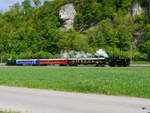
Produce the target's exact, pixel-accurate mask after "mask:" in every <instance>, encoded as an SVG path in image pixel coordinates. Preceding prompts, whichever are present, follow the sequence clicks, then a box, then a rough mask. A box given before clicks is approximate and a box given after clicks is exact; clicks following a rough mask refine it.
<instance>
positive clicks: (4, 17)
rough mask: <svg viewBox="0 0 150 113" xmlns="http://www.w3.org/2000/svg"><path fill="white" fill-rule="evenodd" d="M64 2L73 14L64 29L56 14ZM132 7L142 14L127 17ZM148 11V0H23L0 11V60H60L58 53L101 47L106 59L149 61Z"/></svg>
mask: <svg viewBox="0 0 150 113" xmlns="http://www.w3.org/2000/svg"><path fill="white" fill-rule="evenodd" d="M33 3H34V5H33ZM67 3H73V4H74V6H75V9H76V11H77V14H76V16H75V19H74V29H70V30H68V31H65V30H61V29H60V27H61V24H62V22H61V20H60V18H59V11H60V8H61V6H63V5H65V4H67ZM134 3H139V4H140V5H141V6H142V7H144V9H145V11H144V13H142V14H140V15H136V16H131V15H129V8H130V7H131V6H132V4H134ZM149 9H150V3H149V0H54V1H45V2H44V4H41V2H40V0H24V1H23V2H22V3H21V4H19V3H16V4H14V5H12V6H10V10H8V11H5V12H3V13H0V57H1V58H3V59H8V58H14V59H17V58H22V59H23V58H60V53H61V52H62V51H67V52H69V51H72V50H74V51H83V52H85V53H86V52H88V53H94V52H95V51H96V50H98V49H103V50H105V51H106V52H107V53H108V55H109V56H110V57H127V58H130V57H131V55H132V58H133V59H134V60H150V15H149V14H150V10H149ZM93 26H94V28H93V29H91V27H93ZM131 51H132V53H131Z"/></svg>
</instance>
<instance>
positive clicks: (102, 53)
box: [61, 49, 109, 58]
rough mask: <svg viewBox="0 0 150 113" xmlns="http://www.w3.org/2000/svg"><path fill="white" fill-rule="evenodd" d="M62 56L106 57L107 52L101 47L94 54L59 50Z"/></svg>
mask: <svg viewBox="0 0 150 113" xmlns="http://www.w3.org/2000/svg"><path fill="white" fill-rule="evenodd" d="M61 56H62V58H94V57H98V58H99V57H104V58H108V57H109V56H108V54H107V53H106V51H104V50H103V49H99V50H97V51H96V52H95V53H94V54H92V53H85V52H79V51H70V52H66V51H65V52H61Z"/></svg>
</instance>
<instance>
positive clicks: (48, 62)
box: [39, 59, 68, 65]
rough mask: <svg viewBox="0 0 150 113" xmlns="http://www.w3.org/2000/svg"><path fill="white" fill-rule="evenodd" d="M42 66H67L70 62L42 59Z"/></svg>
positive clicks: (40, 61)
mask: <svg viewBox="0 0 150 113" xmlns="http://www.w3.org/2000/svg"><path fill="white" fill-rule="evenodd" d="M39 64H40V65H55V64H58V65H67V64H68V60H66V59H41V60H39Z"/></svg>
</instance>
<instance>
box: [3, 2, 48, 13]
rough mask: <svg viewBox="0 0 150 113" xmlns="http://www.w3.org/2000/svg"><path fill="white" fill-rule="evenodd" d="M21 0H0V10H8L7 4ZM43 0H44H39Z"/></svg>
mask: <svg viewBox="0 0 150 113" xmlns="http://www.w3.org/2000/svg"><path fill="white" fill-rule="evenodd" d="M22 1H23V0H0V10H3V11H5V10H8V9H9V6H11V5H13V4H14V3H21V2H22ZM41 1H45V0H41Z"/></svg>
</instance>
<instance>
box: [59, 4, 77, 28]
mask: <svg viewBox="0 0 150 113" xmlns="http://www.w3.org/2000/svg"><path fill="white" fill-rule="evenodd" d="M75 15H76V10H75V7H74V5H73V4H72V3H70V4H66V5H64V6H62V7H61V10H60V12H59V16H60V19H61V20H62V27H61V29H64V30H69V29H73V24H74V18H75Z"/></svg>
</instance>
